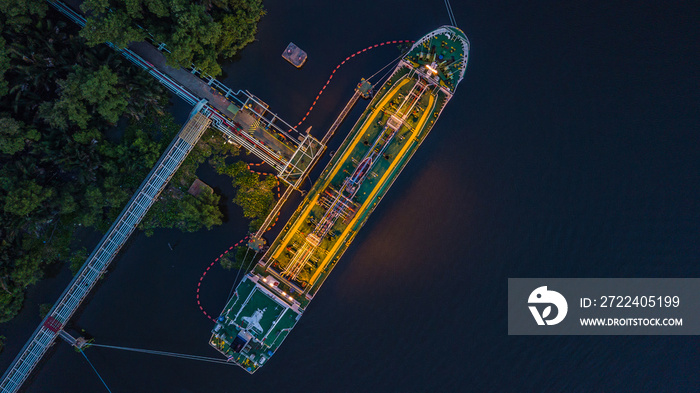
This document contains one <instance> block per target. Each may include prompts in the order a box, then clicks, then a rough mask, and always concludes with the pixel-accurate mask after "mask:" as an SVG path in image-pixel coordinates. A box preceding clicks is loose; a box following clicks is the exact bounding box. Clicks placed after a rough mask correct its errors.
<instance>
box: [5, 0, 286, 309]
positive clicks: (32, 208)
mask: <svg viewBox="0 0 700 393" xmlns="http://www.w3.org/2000/svg"><path fill="white" fill-rule="evenodd" d="M97 3H99V4H106V3H107V1H104V2H94V1H89V2H86V5H91V6H95V4H97ZM115 3H116V2H115ZM119 3H124V2H119ZM126 3H128V4H129V5H130V6H129V7H135V5H134V4H136V5H139V4H140V2H139V1H129V2H126ZM161 3H162V2H158V1H154V2H150V1H149V2H144V6H145V4H148V8H149V10H151V11H148V12H146V11H143V12H141V13H139V12H134V9H133V8H129V10H131V11H128V10H127V11H125V12H128V15H129V16H130V18H133V19H138V18H137V17H141V18H146V17H147V16H148V15H150V14H149V13H150V12H155V11H152V10H155V9H157V7H156V4H161ZM176 3H177V4H179V2H178V1H172V2H167V4H168V6H167V7H166V9H167V10H169V11H168V12H171V11H172V12H173V15H180V14H179V12H180V11H181V10H180V8H177V7H176ZM163 4H164V3H163ZM188 4H189V3H188ZM227 4H228V6H230V5H231V4H232V3H231V2H229V3H226V4H224V3H223V2H211V3H208V2H205V3H204V4H195V5H196V6H197V7H200V8H202V9H203V10H208V9H222V10H226V6H227ZM180 6H182V5H180ZM180 6H178V7H180ZM188 8H193V7H190V6H188ZM178 10H180V11H178ZM176 11H177V12H176ZM115 12H116V11H115ZM163 12H165V11H163ZM163 12H160V13H157V14H156V15H162V16H157V17H153V18H151V19H148V20H150V21H151V23H153V24H154V25H153V27H154V29H153V33H154V34H158V35H160V37H162V38H164V41H166V42H179V41H178V40H180V39H181V38H178V37H181V36H180V35H179V34H178V33H177V28H175V30H174V31H170V30H167V29H163V30H157V29H155V27H157V26H161V25H162V26H168V28H170V27H171V25H172V24H171V23H168V22H167V15H165V14H163ZM261 12H262V10H260V13H261ZM223 14H225V11H217V12H214V13H212V15H213V17H212V18H213V19H212V18H210V19H212V20H216V18H217V17H221V15H223ZM95 15H99V14H98V13H96V14H95ZM171 16H172V15H171ZM173 17H174V16H173ZM202 17H204V16H202ZM258 18H259V16H258ZM140 20H141V19H139V21H140ZM143 20H144V21H145V19H143ZM255 20H257V19H255ZM144 23H145V22H144ZM126 26H128V24H126V23H125V24H123V25H120V27H122V28H124V29H121V28H114V26H113V27H112V28H111V30H112V31H116V30H123V31H130V30H129V29H128V28H126ZM242 26H248V25H247V24H242ZM252 31H253V32H254V28H253V29H252ZM150 32H151V30H150V26H149V33H150ZM167 34H172V36H170V37H169V36H167ZM252 34H253V33H251V37H252ZM195 35H196V36H197V39H202V40H207V41H206V42H208V43H209V44H210V45H212V48H209V49H207V51H206V53H207V55H208V56H209V55H211V56H213V57H211V59H214V60H215V59H216V57H217V56H219V55H222V56H225V55H229V54H231V53H233V52H235V50H234V49H233V48H234V46H236V45H239V44H236V45H233V46H232V44H231V45H229V44H223V43H222V44H219V43H217V42H216V40H217V39H220V38H221V36H217V37H213V36H212V37H209V38H204V37H201V36H199V35H197V34H195ZM84 36H85V34H84V32H80V31H79V28H78V27H77V26H76V25H74V24H73V23H72V22H69V21H67V20H65V19H64V18H63V17H62V16H61V15H60V14H57V13H56V12H55V11H53V10H52V9H51V8H50V7H48V5H47V3H46V2H45V1H42V0H21V1H9V0H0V322H5V321H8V320H10V319H12V318H13V317H14V316H15V315H16V314H17V313H18V312H19V310H20V309H21V307H22V303H23V300H24V290H25V288H26V287H27V286H29V285H32V284H35V283H36V282H37V281H38V280H39V279H40V278H41V277H42V274H43V270H44V269H45V268H46V267H47V266H49V265H51V264H54V263H59V262H61V263H62V262H67V261H70V262H71V265H72V266H73V268H74V269H75V268H76V267H78V266H80V264H81V263H82V262H84V261H85V257H86V256H87V250H85V249H84V248H79V244H78V243H79V241H76V239H75V236H74V235H75V234H76V233H78V234H79V233H81V232H80V231H82V230H83V229H81V228H88V229H89V230H97V231H100V232H105V231H106V230H107V229H108V228H109V226H110V224H111V223H112V221H113V220H114V219H115V218H116V216H117V215H118V214H119V212H120V211H121V209H122V208H123V206H124V205H125V204H126V202H127V201H128V200H129V198H130V197H131V195H132V193H133V192H134V191H135V189H136V188H137V187H138V186H139V184H140V183H141V181H142V180H143V179H144V178H145V176H146V175H147V173H148V172H149V170H150V169H151V167H152V166H153V165H154V163H155V162H156V161H157V159H158V157H159V156H160V154H161V153H162V152H163V150H164V149H165V147H166V146H167V145H168V144H169V143H170V140H171V139H172V138H173V136H174V135H175V134H176V133H177V132H178V130H179V128H180V125H178V124H176V123H175V122H174V120H173V119H172V117H171V116H170V115H169V114H168V113H167V112H166V106H167V104H168V95H167V92H166V91H165V89H164V88H163V87H162V86H161V85H160V84H158V83H157V82H156V81H155V80H154V79H153V78H152V77H150V76H149V75H148V74H147V73H146V72H145V71H143V70H141V69H139V68H136V67H133V66H131V64H130V63H129V62H128V61H127V60H125V59H123V58H122V57H121V56H120V55H119V54H117V53H116V52H115V51H113V50H111V49H110V48H109V47H107V46H106V45H93V44H95V43H96V42H95V41H94V40H95V39H96V38H95V36H93V37H92V38H91V39H92V40H93V41H92V42H90V39H87V40H86V38H85V37H84ZM165 38H167V39H165ZM244 41H245V42H247V41H246V40H244ZM248 41H249V40H248ZM240 42H243V41H240ZM89 43H90V44H91V45H89ZM193 45H194V46H196V45H195V44H193ZM194 46H193V48H194ZM214 47H215V48H218V49H216V50H219V52H216V55H214V54H213V53H214V52H212V51H213V50H215V49H214ZM239 47H240V46H236V48H239ZM202 48H203V47H200V48H199V49H192V52H191V53H198V54H199V55H202V56H204V52H202V51H200V49H202ZM187 56H194V55H192V54H190V55H185V57H187ZM190 59H196V56H194V57H190ZM237 153H238V152H237V149H235V148H233V147H231V145H227V144H226V143H225V141H224V140H223V138H222V137H221V136H220V135H218V133H214V132H211V131H209V132H208V134H206V135H205V138H203V140H202V142H201V143H200V144H198V146H197V147H196V148H195V150H194V152H193V154H192V156H191V157H189V158H188V160H186V162H185V163H184V164H183V167H182V168H181V170H180V171H179V172H178V173H177V174H176V175H175V177H174V179H173V181H172V182H171V184H170V186H169V188H168V190H166V192H164V193H163V195H162V196H161V198H160V201H159V202H158V203H157V204H156V205H154V207H153V209H152V211H151V212H149V215H148V216H147V217H146V219H145V220H144V222H143V223H142V225H141V227H140V228H141V229H144V230H145V231H146V232H147V233H148V232H149V231H152V230H153V229H155V228H163V227H169V228H179V229H181V230H184V231H196V230H199V229H201V228H211V227H212V226H213V225H218V224H220V223H221V219H222V213H221V210H220V208H219V205H220V203H219V202H220V201H219V196H218V195H215V194H213V193H211V192H204V193H202V194H200V195H199V196H197V197H194V196H192V195H189V194H187V193H186V190H187V187H188V186H189V184H191V182H192V180H193V179H194V178H195V176H194V172H195V171H196V168H197V167H198V166H199V165H200V164H202V163H203V162H204V161H205V160H207V159H208V158H211V159H210V161H211V162H212V163H214V164H216V165H219V166H224V167H228V166H235V165H238V166H239V167H240V165H241V164H227V163H226V161H227V160H228V159H229V158H230V157H233V156H235V155H236V154H237ZM229 161H230V160H229ZM243 165H244V164H243ZM229 172H230V173H229V174H230V175H232V176H233V179H232V181H233V182H234V184H238V189H239V193H238V195H237V196H236V198H244V197H243V196H244V195H248V194H251V193H253V194H255V195H256V196H257V199H258V200H263V201H264V202H265V204H267V206H263V209H262V210H261V209H260V207H259V206H257V204H255V207H254V208H246V207H245V206H244V212H246V216H247V217H250V218H253V219H255V218H258V216H257V215H258V214H264V213H265V212H266V211H269V209H270V206H271V204H272V202H274V197H273V193H272V191H271V187H268V185H269V181H267V180H260V179H257V176H253V177H255V179H253V180H254V181H252V182H249V183H246V184H245V187H252V191H251V190H249V189H248V188H245V189H244V188H243V187H242V186H241V184H239V183H240V180H238V179H239V178H244V179H248V178H249V177H250V176H251V174H250V172H248V173H247V174H244V173H242V172H241V173H239V172H235V173H234V172H231V171H229ZM188 182H189V184H188ZM183 190H184V191H185V192H183ZM249 204H250V203H249ZM253 210H254V212H252V213H251V211H253ZM263 217H264V216H263ZM78 248H79V249H78ZM81 261H82V262H81Z"/></svg>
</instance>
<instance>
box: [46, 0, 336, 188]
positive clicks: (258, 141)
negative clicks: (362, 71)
mask: <svg viewBox="0 0 700 393" xmlns="http://www.w3.org/2000/svg"><path fill="white" fill-rule="evenodd" d="M48 3H49V4H51V5H52V6H53V7H54V8H56V9H57V10H58V11H60V12H61V13H62V14H64V15H65V16H66V17H68V18H69V19H70V20H72V21H73V22H75V23H76V24H78V25H79V26H81V27H83V26H85V24H86V19H85V17H84V16H83V15H82V14H80V13H78V12H76V11H74V10H73V9H72V8H70V7H69V6H68V5H66V4H65V3H63V2H61V1H58V0H48ZM106 44H107V45H109V46H110V47H111V48H113V49H114V50H116V51H117V52H119V53H121V54H122V55H123V56H124V57H125V58H126V59H128V60H129V61H131V62H132V63H133V64H135V65H137V66H138V67H141V68H143V69H144V70H145V71H147V72H148V73H149V74H150V75H151V76H153V77H154V78H155V79H157V80H158V81H159V82H160V83H161V84H163V85H164V86H165V87H167V88H168V89H169V90H170V91H172V92H173V93H174V94H175V95H177V96H178V97H180V98H182V99H183V100H184V101H185V102H187V103H188V104H190V105H193V106H194V105H196V104H197V103H198V102H200V101H201V100H202V99H205V100H207V102H206V103H205V104H204V107H203V108H202V110H201V112H202V113H203V114H204V115H206V116H207V117H209V118H211V119H212V125H213V126H214V127H215V128H216V129H218V130H219V131H221V132H223V133H224V134H226V136H227V137H228V139H229V140H230V141H232V142H235V143H237V144H238V145H240V146H243V147H244V148H246V149H247V150H248V151H249V152H251V153H252V154H254V155H256V156H257V157H259V158H260V159H262V160H263V161H264V162H266V163H267V164H269V165H270V166H272V167H273V168H274V169H275V171H276V172H277V177H278V178H280V179H281V180H282V181H284V182H285V183H287V184H288V185H290V186H292V187H294V188H295V189H298V188H299V187H300V186H301V184H302V182H303V180H304V177H305V176H306V175H307V174H308V172H309V171H310V170H311V167H312V163H315V162H316V161H317V160H318V158H319V157H320V155H321V154H322V153H323V150H324V149H323V147H324V146H323V145H322V144H321V142H319V141H318V140H317V139H316V138H314V137H313V136H311V135H309V134H308V133H306V132H300V131H298V130H297V129H296V128H295V127H293V126H291V125H289V124H288V123H287V122H285V121H284V120H282V119H281V118H280V117H279V116H277V115H276V114H275V113H272V112H271V111H270V110H269V107H268V105H267V104H265V103H264V102H263V101H262V100H260V99H259V98H257V97H255V96H254V95H252V94H250V93H249V92H248V91H245V90H237V91H234V90H233V89H231V88H229V87H228V86H226V85H224V84H223V83H221V82H220V81H218V80H217V79H216V78H214V77H213V76H211V75H207V74H205V73H203V72H202V71H201V70H200V69H198V68H197V67H196V66H195V65H192V66H191V67H189V68H188V69H183V68H176V67H171V66H168V65H167V64H166V59H165V55H164V52H169V50H168V48H167V47H166V45H165V44H163V43H157V42H154V43H149V42H136V43H131V44H130V45H129V46H128V47H127V48H119V47H117V46H116V45H114V44H112V43H110V42H107V43H106Z"/></svg>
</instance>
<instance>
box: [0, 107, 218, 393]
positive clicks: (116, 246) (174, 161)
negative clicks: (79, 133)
mask: <svg viewBox="0 0 700 393" xmlns="http://www.w3.org/2000/svg"><path fill="white" fill-rule="evenodd" d="M201 107H202V105H198V106H197V107H196V109H198V108H201ZM210 123H211V119H209V118H207V117H206V116H205V115H203V114H201V113H199V112H195V113H194V114H193V115H192V117H191V118H190V120H189V121H188V122H187V124H185V126H184V127H183V128H182V130H181V131H180V133H179V134H178V135H177V136H176V137H175V138H174V139H173V141H172V142H171V143H170V146H168V148H167V150H166V151H165V153H163V155H162V156H161V158H160V160H158V162H157V163H156V165H155V166H154V167H153V169H152V170H151V173H149V175H148V177H146V180H144V181H143V183H141V186H140V187H139V189H138V191H136V193H135V194H134V196H133V197H132V198H131V200H130V201H129V203H128V204H127V205H126V207H125V208H124V210H122V212H121V214H120V215H119V217H118V218H117V220H116V221H115V222H114V224H112V227H111V228H110V229H109V231H108V232H107V234H105V236H104V237H103V238H102V240H101V241H100V243H99V244H98V245H97V247H96V248H95V250H94V251H93V252H92V254H90V256H89V257H88V259H87V262H85V264H84V265H83V267H82V268H81V269H80V271H79V272H78V274H77V275H76V276H75V278H73V281H71V283H70V285H69V286H68V288H66V290H65V291H64V292H63V294H62V295H61V297H60V299H59V301H58V302H57V303H56V304H55V305H54V306H53V308H52V309H51V311H50V312H49V314H48V315H47V316H46V318H44V321H43V322H42V324H41V325H40V326H39V327H38V328H37V329H36V330H35V331H34V333H33V335H32V337H31V338H30V339H29V341H28V342H27V343H26V344H25V345H24V348H22V351H21V352H20V354H19V355H17V357H16V358H15V360H14V361H13V363H12V365H11V366H10V368H9V369H8V370H7V371H6V372H5V374H4V375H3V378H2V382H0V392H2V393H10V392H16V391H17V390H18V389H19V388H20V387H21V386H22V383H24V381H25V380H26V379H27V377H28V376H29V374H30V373H31V371H32V370H33V369H34V367H36V365H37V363H39V361H40V360H41V358H42V356H43V355H44V354H45V353H46V351H47V350H48V348H49V347H50V346H51V344H52V343H53V341H54V340H55V339H56V337H57V336H58V332H60V331H61V329H62V328H63V326H64V325H65V324H66V323H67V322H68V320H69V319H70V317H71V316H72V315H73V314H74V313H75V311H76V310H77V309H78V307H79V306H80V304H81V303H82V301H83V300H84V299H85V297H86V296H87V295H88V293H90V290H91V289H92V288H93V287H94V286H95V284H96V283H97V281H98V280H99V278H100V277H101V276H102V274H103V273H104V272H105V270H106V269H107V267H108V266H109V264H110V262H112V260H113V259H114V257H115V256H116V255H117V253H118V252H119V250H120V249H121V247H122V246H123V245H124V243H125V242H126V241H127V239H128V238H129V236H130V235H131V233H132V232H134V230H135V229H136V226H137V225H138V224H139V222H141V220H142V219H143V217H144V216H145V215H146V212H147V211H148V209H149V208H150V207H151V206H152V205H153V203H154V202H155V200H156V198H157V197H158V195H159V194H160V192H161V191H162V190H163V189H164V188H165V186H166V185H167V184H168V181H169V180H170V178H171V177H172V176H173V174H175V171H177V169H178V168H179V167H180V164H182V162H183V161H184V160H185V158H186V157H187V154H189V152H190V151H191V150H192V148H193V147H194V145H195V144H196V143H197V141H198V140H199V138H200V137H201V136H202V133H203V132H204V131H205V130H206V129H207V127H209V124H210Z"/></svg>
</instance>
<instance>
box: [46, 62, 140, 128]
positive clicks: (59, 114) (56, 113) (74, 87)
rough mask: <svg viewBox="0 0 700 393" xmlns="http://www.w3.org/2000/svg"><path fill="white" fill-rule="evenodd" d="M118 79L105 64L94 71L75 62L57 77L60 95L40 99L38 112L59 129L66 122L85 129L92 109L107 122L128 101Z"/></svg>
mask: <svg viewBox="0 0 700 393" xmlns="http://www.w3.org/2000/svg"><path fill="white" fill-rule="evenodd" d="M118 83H119V78H118V76H117V74H116V73H115V72H113V71H112V70H111V69H110V68H109V67H108V66H106V65H103V66H102V67H100V68H98V69H97V70H96V71H93V70H90V69H86V68H84V67H82V66H78V65H77V66H75V67H73V72H72V73H70V74H69V75H68V77H67V78H66V79H62V80H59V81H58V85H59V86H60V87H61V94H60V98H59V99H58V100H56V101H54V102H53V103H49V102H45V103H42V104H41V106H40V107H39V116H41V117H42V118H44V119H45V120H46V121H47V122H48V123H49V124H50V125H51V126H53V127H56V128H60V129H66V128H67V127H68V125H69V123H72V124H76V125H77V126H78V127H80V128H81V129H86V128H87V127H88V122H89V121H90V120H91V118H92V116H91V115H90V114H91V113H92V112H97V113H98V114H100V115H101V116H102V118H103V119H104V120H106V121H108V122H109V123H116V122H117V120H118V119H119V116H121V115H122V113H124V110H125V109H126V107H127V105H128V102H127V100H126V99H125V98H124V91H123V89H122V88H120V87H119V86H118Z"/></svg>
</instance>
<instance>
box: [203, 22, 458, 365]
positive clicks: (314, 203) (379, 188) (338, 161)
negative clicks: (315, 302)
mask: <svg viewBox="0 0 700 393" xmlns="http://www.w3.org/2000/svg"><path fill="white" fill-rule="evenodd" d="M467 52H468V41H466V37H464V34H463V33H462V32H461V31H459V30H458V29H455V28H452V27H445V28H441V29H438V30H436V31H435V32H433V33H431V34H429V35H427V36H426V37H424V38H423V39H421V40H420V41H418V42H417V43H416V44H415V45H414V46H413V47H412V48H411V50H410V51H409V53H408V54H407V55H406V56H404V58H403V59H402V61H401V62H400V63H399V65H398V66H397V67H396V69H395V70H394V72H393V74H392V75H391V76H390V77H389V79H388V80H387V81H386V83H385V84H384V85H383V86H382V87H381V88H380V89H379V91H378V92H377V94H376V95H375V97H374V98H373V99H372V101H371V102H370V104H369V105H368V107H367V109H366V110H365V111H364V113H363V114H362V115H361V116H360V118H359V120H358V121H357V123H356V124H355V125H354V126H353V128H352V130H351V131H350V133H349V134H348V136H347V137H346V139H345V141H344V142H343V143H342V145H341V147H340V148H339V149H338V152H337V153H336V154H335V156H334V157H333V158H332V159H331V161H330V163H329V164H328V166H327V167H326V168H325V169H324V171H323V173H322V174H321V176H320V178H319V179H318V180H317V181H316V183H315V184H314V186H313V187H312V189H311V191H310V192H309V193H308V194H307V195H306V197H305V198H304V200H303V201H302V202H301V204H300V205H299V207H298V208H297V210H296V211H295V212H294V214H293V215H292V217H291V218H290V219H289V221H288V222H287V224H286V225H285V226H284V228H283V230H282V232H281V233H280V234H279V236H278V237H277V239H275V241H274V242H273V243H272V244H271V245H270V248H269V249H268V250H267V252H266V253H265V255H264V256H263V257H262V259H261V260H260V262H258V264H257V265H256V267H255V268H254V269H253V272H252V273H251V274H249V275H248V276H247V277H246V279H245V280H244V281H243V282H242V283H241V284H240V285H239V286H238V288H237V290H236V292H237V296H234V298H233V299H231V300H230V301H229V304H227V306H226V309H224V311H223V313H222V316H221V317H220V320H221V322H220V323H219V324H217V327H216V328H215V330H214V332H215V336H214V337H213V339H212V345H214V346H215V347H217V349H219V351H221V352H222V353H224V354H225V355H227V356H229V355H233V356H234V359H235V360H236V361H237V362H238V363H239V364H241V365H242V366H243V367H244V368H246V369H247V370H248V371H249V372H253V371H255V369H256V368H257V367H259V366H260V365H261V364H262V363H264V361H266V360H267V358H269V356H270V355H271V354H272V353H274V351H275V350H276V349H277V347H278V346H279V344H280V343H281V342H282V340H283V339H284V337H286V335H287V333H288V331H289V330H288V329H291V328H292V327H293V326H294V323H296V320H297V319H298V317H299V316H300V315H301V313H303V310H304V308H306V306H307V305H308V303H309V302H310V301H311V299H312V298H313V296H314V295H315V294H316V293H317V292H318V289H319V288H320V287H321V285H322V284H323V282H324V281H325V279H326V277H327V276H328V274H329V273H330V272H331V271H332V270H333V267H334V266H335V264H336V263H337V262H338V260H339V259H340V257H341V256H342V255H343V253H344V252H345V250H346V249H347V247H348V246H349V245H350V243H351V242H352V240H353V238H354V237H355V235H356V234H357V232H358V230H359V229H360V228H361V227H362V226H363V225H364V223H365V222H366V221H367V218H368V217H369V215H370V214H371V213H372V211H374V209H375V207H376V206H377V204H378V203H379V201H380V200H381V198H382V197H383V196H384V194H385V193H386V191H387V190H388V189H389V188H390V187H391V184H392V183H393V182H394V180H395V179H396V177H397V176H398V174H399V173H400V172H401V170H402V169H403V168H404V166H405V165H406V163H407V162H408V161H409V160H410V158H411V156H412V155H413V153H414V152H415V151H416V149H417V148H418V146H419V145H420V144H421V142H422V141H423V139H424V138H425V137H426V135H427V134H428V133H429V132H430V130H431V128H432V126H433V124H434V122H435V120H436V119H437V118H438V116H439V114H440V113H441V111H442V109H443V108H444V105H445V104H446V103H447V101H449V99H450V98H451V97H452V93H453V92H454V88H455V87H456V86H457V84H458V83H459V81H460V80H461V78H462V76H463V73H464V67H466V56H467ZM362 162H365V163H369V164H366V165H365V167H367V168H369V169H368V170H366V171H363V170H362V169H361V168H362V167H361V166H360V164H361V163H362ZM358 168H360V169H358ZM353 181H354V183H353ZM337 201H342V203H341V202H337ZM334 206H337V207H338V208H337V209H335V208H334ZM340 206H342V208H340ZM334 211H337V212H339V213H337V214H335V215H333V214H331V212H334ZM329 217H330V218H329ZM324 224H325V225H324ZM263 278H264V279H265V281H266V282H263ZM256 282H257V283H256ZM273 282H274V283H275V284H274V285H268V284H270V283H273ZM244 294H248V295H250V296H249V297H246V295H244ZM262 309H266V311H265V312H264V313H263V317H262V319H261V320H260V327H261V328H262V331H257V330H256V329H255V328H252V329H251V327H250V326H248V325H250V324H247V323H246V321H244V320H243V319H242V318H243V317H244V316H245V317H250V316H251V315H253V313H255V312H256V310H262ZM292 316H293V318H292ZM292 319H293V321H292ZM275 321H277V322H276V324H274V322H275ZM282 322H284V324H282ZM219 326H221V327H219ZM217 329H218V331H219V332H220V334H219V337H216V331H217ZM284 329H287V330H284ZM282 330H284V332H283V333H279V336H278V333H277V332H281V331H282ZM222 331H223V332H224V333H223V334H221V332H222ZM236 334H238V335H241V334H243V335H245V337H244V338H245V339H248V340H249V342H254V345H253V348H248V349H247V350H246V349H243V350H242V351H243V352H245V353H239V352H236V353H234V351H232V350H231V345H232V344H231V343H232V340H234V339H235V335H236ZM249 336H250V337H249ZM263 338H264V339H265V340H264V341H263ZM270 340H272V341H270ZM256 346H257V347H256ZM256 348H257V349H256ZM261 356H262V357H264V359H263V361H262V362H260V357H261Z"/></svg>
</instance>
